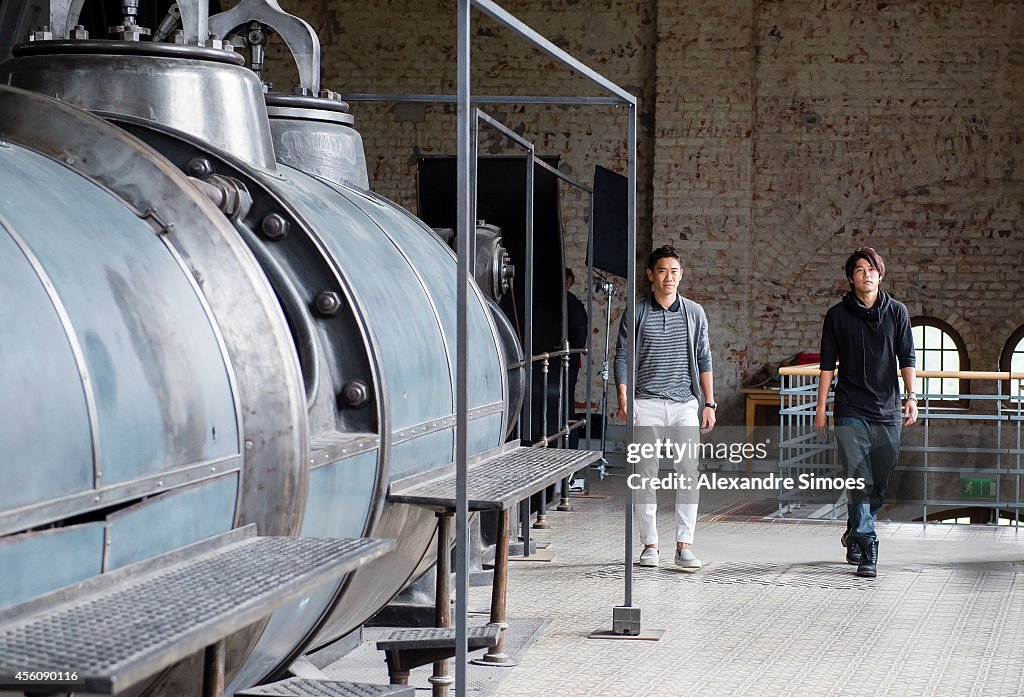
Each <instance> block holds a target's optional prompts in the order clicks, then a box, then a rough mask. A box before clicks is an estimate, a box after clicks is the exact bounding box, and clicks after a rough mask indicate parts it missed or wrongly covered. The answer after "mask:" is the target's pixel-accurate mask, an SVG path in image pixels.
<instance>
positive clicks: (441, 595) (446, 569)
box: [427, 510, 464, 697]
mask: <svg viewBox="0 0 1024 697" xmlns="http://www.w3.org/2000/svg"><path fill="white" fill-rule="evenodd" d="M436 516H437V578H436V579H435V580H434V626H435V627H442V628H443V627H451V626H452V593H451V580H452V566H451V560H452V552H451V545H450V544H449V543H450V540H451V536H452V513H451V511H450V510H448V511H442V512H440V513H437V514H436ZM457 554H458V549H456V555H457ZM456 620H458V618H456ZM458 631H459V629H458V624H456V627H455V632H456V634H458ZM455 648H456V651H457V650H458V640H457V639H456V646H455ZM457 661H458V658H456V666H458V662H457ZM457 674H458V669H456V675H457ZM427 682H429V683H430V685H431V694H432V697H448V690H449V688H451V685H452V677H451V671H450V670H449V667H448V659H447V658H442V659H441V660H439V661H434V674H433V675H431V676H430V677H429V678H427ZM462 684H464V683H463V681H458V683H457V685H462ZM456 689H458V687H456Z"/></svg>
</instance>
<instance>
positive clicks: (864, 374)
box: [814, 247, 917, 578]
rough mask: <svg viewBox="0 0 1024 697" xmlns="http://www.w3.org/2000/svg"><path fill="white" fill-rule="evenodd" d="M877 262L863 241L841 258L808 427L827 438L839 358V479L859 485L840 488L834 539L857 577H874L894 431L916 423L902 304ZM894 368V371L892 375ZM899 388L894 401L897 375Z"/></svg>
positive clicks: (910, 346) (896, 447)
mask: <svg viewBox="0 0 1024 697" xmlns="http://www.w3.org/2000/svg"><path fill="white" fill-rule="evenodd" d="M883 278H885V261H884V260H883V259H882V256H881V255H880V254H879V253H878V252H876V251H875V250H874V249H872V248H871V247H860V248H859V249H856V250H854V252H853V254H851V255H850V257H849V258H848V259H847V260H846V280H847V281H848V282H849V284H850V291H849V292H848V293H847V294H846V295H844V296H843V299H842V301H841V302H840V303H838V304H836V305H833V306H832V307H830V308H829V309H828V312H826V313H825V324H824V327H823V328H822V332H821V378H820V379H819V382H818V402H817V405H816V408H815V412H814V430H815V431H817V432H818V435H819V436H821V437H822V438H824V439H827V438H828V415H827V414H826V412H825V409H826V406H827V404H828V391H829V387H830V386H831V385H832V377H833V376H834V375H835V370H836V362H837V361H838V362H839V364H840V366H841V367H840V370H839V380H838V381H837V382H836V391H835V407H834V418H835V432H836V442H837V445H838V446H839V461H840V463H841V464H842V466H843V468H844V470H845V474H844V476H845V477H848V478H854V479H856V478H862V479H863V480H864V486H863V488H859V489H857V488H854V489H848V490H847V497H848V505H847V510H848V513H849V515H848V518H847V522H846V532H845V533H844V534H843V536H842V538H841V540H840V541H841V542H842V543H843V545H844V546H845V547H846V561H847V562H849V563H850V564H856V565H857V575H858V576H866V577H869V578H873V577H875V575H876V574H877V567H878V536H877V535H876V534H875V517H876V516H877V515H878V511H879V510H881V508H882V506H883V505H884V504H885V489H886V486H887V485H888V483H889V475H890V474H891V473H892V470H893V468H894V467H895V466H896V461H897V460H898V459H899V455H900V429H901V423H902V425H903V426H910V425H912V424H913V423H914V422H915V421H917V395H915V394H914V379H915V377H916V372H915V359H916V355H915V352H914V339H913V336H912V335H911V333H910V314H909V313H908V312H907V306H906V305H904V304H903V303H901V302H898V301H896V300H894V299H893V298H892V296H890V295H889V294H888V293H886V292H885V291H884V290H881V288H880V286H881V283H882V279H883ZM897 369H898V371H899V373H897ZM900 374H901V375H902V376H903V384H904V385H906V386H907V390H908V394H907V398H906V400H905V401H904V403H903V404H902V406H901V405H900V383H899V375H900Z"/></svg>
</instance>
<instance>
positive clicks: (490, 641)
mask: <svg viewBox="0 0 1024 697" xmlns="http://www.w3.org/2000/svg"><path fill="white" fill-rule="evenodd" d="M500 634H501V626H500V625H497V624H485V625H484V626H483V627H470V628H468V629H467V630H466V643H467V644H468V645H469V650H470V651H475V650H477V649H486V648H488V647H491V646H494V645H495V644H497V643H498V636H499V635H500ZM377 648H378V649H379V650H382V651H387V650H391V651H394V650H403V649H444V648H450V649H454V648H455V627H444V628H433V629H396V630H395V631H393V632H390V633H389V634H388V635H387V636H385V637H384V638H383V639H380V640H379V641H378V642H377Z"/></svg>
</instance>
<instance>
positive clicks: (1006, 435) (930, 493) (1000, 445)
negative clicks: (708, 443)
mask: <svg viewBox="0 0 1024 697" xmlns="http://www.w3.org/2000/svg"><path fill="white" fill-rule="evenodd" d="M779 373H780V375H781V377H782V389H781V391H780V400H781V403H780V410H779V477H780V478H788V479H789V480H791V481H792V482H793V484H794V485H793V486H792V487H788V488H785V487H782V488H780V489H779V493H778V500H779V514H780V515H785V514H787V513H792V511H793V509H794V508H801V507H803V506H805V505H807V504H817V505H818V506H820V508H819V509H818V511H817V512H816V515H817V516H822V517H831V518H835V517H836V512H837V509H839V507H840V506H841V505H842V504H843V503H844V502H845V495H844V494H843V492H842V491H841V490H834V489H812V488H808V487H805V486H801V485H800V484H801V483H802V482H807V481H809V480H810V479H813V478H821V477H831V478H835V477H842V476H843V472H842V466H841V465H840V463H839V459H838V451H837V449H836V443H835V438H834V437H831V438H829V439H828V440H823V439H821V438H820V437H819V436H818V435H817V434H816V433H815V431H814V411H815V406H816V402H817V393H818V380H819V375H820V370H819V368H818V366H817V365H809V366H794V367H788V368H782V369H781V370H780V371H779ZM917 376H918V377H919V378H959V379H960V380H961V383H960V384H965V383H964V382H963V381H964V380H969V381H970V385H971V388H970V389H971V393H970V394H963V393H958V394H955V395H952V394H937V393H924V394H919V395H918V400H919V401H918V407H919V417H918V418H919V423H918V424H917V425H914V426H911V427H904V429H903V432H902V437H901V446H900V459H899V463H898V464H897V466H896V468H895V469H894V471H893V475H892V477H891V478H890V483H889V487H888V489H887V493H886V497H885V498H886V503H887V504H889V503H895V504H903V505H919V506H921V509H922V514H921V515H922V520H928V509H929V507H931V508H932V509H933V514H934V512H935V510H934V509H936V508H940V509H950V508H965V507H970V508H987V509H990V510H992V513H993V516H994V518H995V519H998V518H999V513H1000V511H1001V510H1002V511H1006V512H1007V513H1010V512H1012V514H1013V518H1014V522H1015V523H1016V524H1019V523H1020V513H1021V509H1022V508H1024V500H1022V494H1024V492H1022V489H1021V484H1022V482H1021V475H1022V474H1024V468H1022V465H1024V447H1022V446H1024V439H1022V431H1024V388H1022V387H1021V386H1022V385H1024V382H1022V381H1021V380H1020V378H1022V377H1024V374H1021V373H1009V372H977V371H958V372H952V371H920V372H918V373H917ZM930 382H931V381H930V380H926V381H925V385H928V384H929V383H930ZM937 382H938V381H937ZM939 384H941V382H940V383H939ZM1011 385H1017V387H1018V389H1017V391H1016V392H1015V393H1014V394H1010V389H1011ZM982 386H984V387H982ZM979 388H980V389H979ZM985 388H989V389H985ZM832 399H833V394H832V392H831V390H830V392H829V406H828V414H829V417H830V423H831V417H832ZM951 404H955V405H956V406H950V405H951ZM801 475H804V476H803V478H801Z"/></svg>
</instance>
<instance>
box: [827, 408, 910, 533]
mask: <svg viewBox="0 0 1024 697" xmlns="http://www.w3.org/2000/svg"><path fill="white" fill-rule="evenodd" d="M900 429H901V426H900V425H899V424H895V425H892V424H881V423H875V422H872V421H865V420H864V419H855V418H850V417H844V418H840V419H836V442H837V444H838V445H839V462H840V463H841V464H842V466H843V472H844V475H843V476H845V477H853V478H855V479H856V478H861V479H863V480H864V487H863V488H859V489H857V488H852V489H847V490H846V495H847V497H848V499H849V501H848V504H847V510H848V512H849V517H848V519H847V522H846V530H847V533H848V537H849V538H850V539H851V540H852V541H854V542H859V543H865V544H870V543H872V542H874V541H875V540H876V539H878V537H877V535H875V516H877V515H878V511H879V510H881V508H882V506H883V505H885V488H886V486H888V484H889V474H890V473H891V472H892V470H893V468H894V467H895V466H896V461H897V460H898V459H899V456H900Z"/></svg>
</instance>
